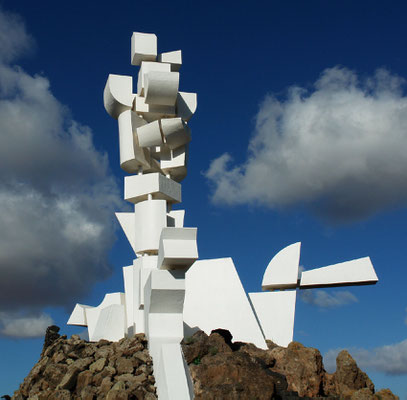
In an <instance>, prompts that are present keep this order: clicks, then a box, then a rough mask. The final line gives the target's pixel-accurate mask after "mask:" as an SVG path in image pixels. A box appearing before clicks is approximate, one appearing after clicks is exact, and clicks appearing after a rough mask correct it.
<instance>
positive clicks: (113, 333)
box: [85, 293, 126, 342]
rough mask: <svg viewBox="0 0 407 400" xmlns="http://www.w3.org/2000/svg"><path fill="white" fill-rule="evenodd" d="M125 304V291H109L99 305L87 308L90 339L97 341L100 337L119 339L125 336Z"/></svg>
mask: <svg viewBox="0 0 407 400" xmlns="http://www.w3.org/2000/svg"><path fill="white" fill-rule="evenodd" d="M125 304H126V300H125V294H124V293H107V294H106V295H105V297H104V299H103V301H102V302H101V303H100V304H99V305H98V306H97V307H91V308H86V309H85V313H86V320H87V323H88V332H89V341H91V342H97V341H98V340H100V339H106V340H111V341H117V340H120V339H122V338H124V336H125V331H126V315H125ZM113 306H115V307H113ZM104 310H106V311H104Z"/></svg>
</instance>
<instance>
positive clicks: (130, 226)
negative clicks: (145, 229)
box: [115, 212, 136, 252]
mask: <svg viewBox="0 0 407 400" xmlns="http://www.w3.org/2000/svg"><path fill="white" fill-rule="evenodd" d="M115 216H116V218H117V219H118V221H119V223H120V226H121V228H122V229H123V232H124V234H125V235H126V237H127V240H128V241H129V243H130V245H131V247H132V249H133V251H134V252H136V247H135V241H136V221H135V217H134V212H128V213H124V212H120V213H119V212H117V213H115Z"/></svg>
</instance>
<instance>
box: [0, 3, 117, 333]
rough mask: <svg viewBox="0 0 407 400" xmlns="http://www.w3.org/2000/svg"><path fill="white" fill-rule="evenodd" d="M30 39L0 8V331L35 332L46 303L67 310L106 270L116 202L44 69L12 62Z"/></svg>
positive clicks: (100, 157)
mask: <svg viewBox="0 0 407 400" xmlns="http://www.w3.org/2000/svg"><path fill="white" fill-rule="evenodd" d="M32 44H33V39H32V38H31V36H30V35H29V34H28V33H27V32H26V29H25V26H24V23H23V22H22V21H21V19H20V18H19V17H18V16H16V15H14V14H10V13H6V12H5V11H3V10H2V9H1V8H0V182H1V185H0V204H1V207H2V212H1V213H0V231H1V232H2V238H1V241H0V334H2V335H5V336H16V335H17V336H21V333H22V332H21V331H22V330H24V332H23V336H26V337H28V336H37V335H40V336H42V335H43V334H44V327H46V325H47V324H50V323H51V322H52V319H51V318H50V317H49V316H48V315H46V314H44V313H42V312H41V310H42V309H43V308H44V307H48V306H62V307H69V306H71V305H72V302H73V299H79V298H80V297H81V296H83V295H84V294H85V293H87V292H88V291H89V287H91V286H92V285H93V284H94V283H95V282H96V281H98V280H102V279H104V278H106V277H108V276H109V275H110V273H111V267H110V265H109V263H108V261H107V259H108V251H109V250H110V248H111V246H112V245H113V242H114V240H115V235H114V229H115V227H114V225H113V218H112V213H113V211H114V208H115V207H116V206H118V204H119V202H120V197H119V189H118V186H117V183H116V180H115V178H114V177H113V175H112V173H111V172H110V170H109V165H108V158H107V155H106V154H104V153H102V152H100V151H98V150H97V149H96V148H95V146H94V144H93V139H92V131H91V129H90V128H88V127H86V126H84V125H82V124H80V123H79V122H77V121H75V120H73V119H72V117H71V116H70V113H69V110H68V109H67V107H65V106H64V105H63V104H61V103H60V102H59V101H58V99H56V98H55V97H54V96H53V94H52V91H51V89H50V82H49V81H48V79H47V78H46V77H44V76H41V75H34V76H33V75H30V74H28V73H27V72H25V71H24V70H23V69H22V68H21V67H19V66H18V65H16V64H14V62H15V61H16V60H17V59H18V58H19V57H20V56H22V55H23V54H24V53H25V52H26V50H27V49H28V48H31V47H32Z"/></svg>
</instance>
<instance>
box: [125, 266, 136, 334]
mask: <svg viewBox="0 0 407 400" xmlns="http://www.w3.org/2000/svg"><path fill="white" fill-rule="evenodd" d="M137 272H138V271H135V268H134V265H130V266H128V267H123V281H124V294H125V298H126V321H127V335H128V336H129V337H132V336H133V335H134V334H135V333H136V332H135V319H134V314H135V307H136V302H135V298H136V295H137V294H138V291H139V284H138V280H137V277H136V280H135V279H134V278H135V277H134V275H135V273H136V275H139V274H137ZM135 283H136V285H137V286H136V285H135Z"/></svg>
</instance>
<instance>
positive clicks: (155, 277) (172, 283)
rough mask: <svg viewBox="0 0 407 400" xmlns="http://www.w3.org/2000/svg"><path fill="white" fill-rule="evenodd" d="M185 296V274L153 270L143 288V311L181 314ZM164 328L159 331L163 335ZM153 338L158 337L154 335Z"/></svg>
mask: <svg viewBox="0 0 407 400" xmlns="http://www.w3.org/2000/svg"><path fill="white" fill-rule="evenodd" d="M184 296H185V274H183V273H181V271H166V270H159V269H154V270H152V271H151V274H150V276H149V278H148V280H147V282H146V284H145V287H144V299H145V300H144V304H145V309H146V310H148V312H149V313H150V314H151V313H158V314H161V313H163V314H174V313H175V314H176V313H182V310H183V306H184ZM165 330H166V327H165V326H162V327H161V331H162V333H163V336H166V335H165ZM154 336H158V335H157V334H155V335H154Z"/></svg>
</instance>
